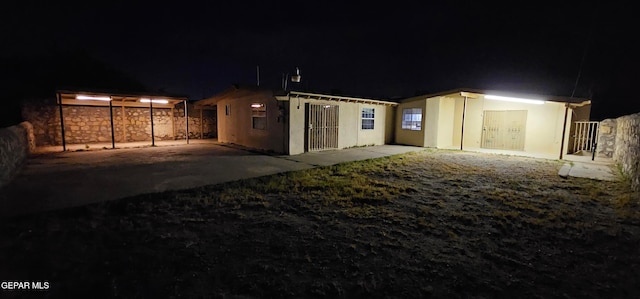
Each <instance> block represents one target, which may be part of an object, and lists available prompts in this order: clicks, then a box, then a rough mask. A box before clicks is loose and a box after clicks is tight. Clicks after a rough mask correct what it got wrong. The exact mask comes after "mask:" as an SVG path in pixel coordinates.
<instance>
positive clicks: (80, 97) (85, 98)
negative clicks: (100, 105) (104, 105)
mask: <svg viewBox="0 0 640 299" xmlns="http://www.w3.org/2000/svg"><path fill="white" fill-rule="evenodd" d="M76 100H81V101H105V102H109V101H111V97H96V96H87V95H77V96H76Z"/></svg>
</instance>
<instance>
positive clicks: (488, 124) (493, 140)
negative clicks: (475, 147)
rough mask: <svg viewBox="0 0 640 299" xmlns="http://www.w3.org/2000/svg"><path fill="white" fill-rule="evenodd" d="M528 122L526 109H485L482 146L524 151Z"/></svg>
mask: <svg viewBox="0 0 640 299" xmlns="http://www.w3.org/2000/svg"><path fill="white" fill-rule="evenodd" d="M526 124H527V111H526V110H504V111H492V110H485V111H484V121H483V125H482V148H489V149H503V150H515V151H523V150H524V137H525V131H526V130H525V129H526Z"/></svg>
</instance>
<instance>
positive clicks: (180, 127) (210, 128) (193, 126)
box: [174, 105, 218, 138]
mask: <svg viewBox="0 0 640 299" xmlns="http://www.w3.org/2000/svg"><path fill="white" fill-rule="evenodd" d="M187 111H188V112H189V138H200V131H201V130H200V109H195V108H193V106H192V105H189V106H188V107H187ZM174 115H175V119H176V134H177V136H181V138H184V135H185V132H186V125H185V121H184V107H180V108H178V109H175V114H174ZM202 123H203V124H202V135H203V137H204V138H217V137H218V129H217V126H218V121H217V113H216V110H215V109H213V110H209V109H204V110H202Z"/></svg>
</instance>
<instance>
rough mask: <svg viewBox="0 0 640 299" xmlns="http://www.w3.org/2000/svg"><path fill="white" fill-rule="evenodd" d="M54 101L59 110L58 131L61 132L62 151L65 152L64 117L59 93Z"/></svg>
mask: <svg viewBox="0 0 640 299" xmlns="http://www.w3.org/2000/svg"><path fill="white" fill-rule="evenodd" d="M56 99H57V102H58V108H59V109H60V131H62V151H63V152H65V151H67V144H66V143H65V141H64V116H63V115H62V97H61V96H60V93H59V92H58V93H56Z"/></svg>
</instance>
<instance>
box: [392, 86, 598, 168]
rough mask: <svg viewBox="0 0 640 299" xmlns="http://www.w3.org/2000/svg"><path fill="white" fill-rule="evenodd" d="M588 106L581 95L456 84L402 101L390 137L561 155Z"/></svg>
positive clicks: (523, 153) (447, 146) (415, 142)
mask: <svg viewBox="0 0 640 299" xmlns="http://www.w3.org/2000/svg"><path fill="white" fill-rule="evenodd" d="M590 111H591V101H589V100H586V99H578V98H565V97H554V96H541V95H530V94H513V93H505V92H498V91H480V90H470V89H458V90H453V91H447V92H441V93H437V94H429V95H422V96H416V97H412V98H408V99H405V100H403V101H402V102H401V103H400V104H399V105H398V106H397V111H396V115H397V117H396V124H395V142H396V143H398V144H407V145H416V146H422V147H434V148H442V149H460V150H468V151H482V152H492V153H503V154H513V155H521V156H532V157H542V158H551V159H558V158H560V159H562V157H563V156H564V155H565V154H567V153H568V152H569V151H570V149H569V144H570V139H571V138H572V136H571V135H572V134H571V132H572V123H573V122H575V121H580V120H589V114H590Z"/></svg>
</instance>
